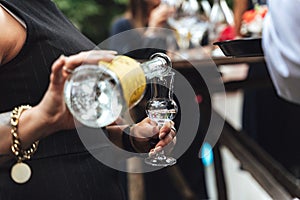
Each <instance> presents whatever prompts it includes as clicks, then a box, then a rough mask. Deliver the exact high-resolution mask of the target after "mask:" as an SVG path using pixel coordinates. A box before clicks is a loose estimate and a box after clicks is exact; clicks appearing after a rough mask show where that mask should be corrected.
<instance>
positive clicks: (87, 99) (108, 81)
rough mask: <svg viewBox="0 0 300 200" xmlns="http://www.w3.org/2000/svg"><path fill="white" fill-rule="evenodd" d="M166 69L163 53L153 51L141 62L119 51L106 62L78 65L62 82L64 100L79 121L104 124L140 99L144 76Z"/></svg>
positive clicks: (142, 92) (156, 73) (166, 58)
mask: <svg viewBox="0 0 300 200" xmlns="http://www.w3.org/2000/svg"><path fill="white" fill-rule="evenodd" d="M170 70H171V60H170V58H169V57H168V56H167V55H165V54H163V53H156V54H153V55H152V56H151V57H150V60H149V61H146V62H143V63H139V62H138V61H136V60H134V59H132V58H130V57H127V56H121V55H120V56H117V57H116V58H114V59H113V60H112V61H111V62H109V63H108V62H103V61H100V62H99V65H82V66H79V67H78V68H76V69H75V70H74V71H73V73H72V74H71V75H70V76H69V77H68V79H67V81H66V83H65V87H64V97H65V102H66V104H67V106H68V108H69V110H70V112H71V113H72V115H73V116H74V117H75V118H76V119H77V120H78V121H79V122H80V123H82V124H84V125H86V126H89V127H93V128H99V127H104V126H107V125H109V124H111V123H112V122H114V121H115V120H116V119H117V118H118V117H119V116H120V114H122V112H124V111H125V110H126V109H128V108H131V107H133V106H134V105H136V104H137V103H138V102H139V101H140V100H141V99H142V97H143V95H144V91H145V89H146V78H153V77H155V76H161V75H162V74H164V73H169V72H170Z"/></svg>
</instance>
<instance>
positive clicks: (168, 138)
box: [156, 134, 173, 147]
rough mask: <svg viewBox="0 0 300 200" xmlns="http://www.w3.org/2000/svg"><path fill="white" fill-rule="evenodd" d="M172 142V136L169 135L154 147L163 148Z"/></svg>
mask: <svg viewBox="0 0 300 200" xmlns="http://www.w3.org/2000/svg"><path fill="white" fill-rule="evenodd" d="M172 140H173V136H172V135H171V134H167V135H166V136H165V137H164V139H162V140H160V141H159V142H158V143H157V145H156V147H158V146H161V147H165V146H166V145H168V144H169V143H170V142H172Z"/></svg>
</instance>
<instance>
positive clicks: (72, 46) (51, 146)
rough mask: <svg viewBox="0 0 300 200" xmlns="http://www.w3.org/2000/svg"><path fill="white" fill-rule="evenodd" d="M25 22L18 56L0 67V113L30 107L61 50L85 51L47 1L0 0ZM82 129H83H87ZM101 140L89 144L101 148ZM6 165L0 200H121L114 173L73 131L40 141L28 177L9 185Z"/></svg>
mask: <svg viewBox="0 0 300 200" xmlns="http://www.w3.org/2000/svg"><path fill="white" fill-rule="evenodd" d="M0 3H1V4H2V5H4V6H5V7H6V8H8V9H9V10H10V11H12V12H13V13H14V14H16V15H17V16H18V17H20V18H21V19H22V20H23V21H25V23H26V25H27V38H26V42H25V44H24V46H23V48H22V49H21V51H20V52H19V54H18V55H17V56H16V57H15V58H14V59H13V60H11V61H10V62H9V63H7V64H5V65H1V66H0V91H1V92H2V96H1V98H0V111H1V112H6V111H11V110H12V109H13V108H14V107H15V106H18V105H22V104H30V105H32V106H34V105H36V104H37V103H39V102H40V100H41V99H42V97H43V95H44V93H45V91H46V89H47V87H48V84H49V75H50V72H51V65H52V63H53V61H55V60H56V59H57V58H58V57H59V56H60V55H61V54H64V55H71V54H75V53H78V52H80V51H83V50H91V49H94V48H95V45H94V44H93V43H92V42H90V40H88V39H87V38H86V37H84V36H83V35H82V34H81V33H80V32H79V31H78V30H77V29H76V28H75V27H74V26H73V25H72V24H71V23H70V22H69V21H68V20H67V19H66V18H65V17H64V16H63V14H62V13H61V12H60V11H59V10H58V9H57V8H56V6H55V4H54V3H53V2H52V1H50V0H26V1H20V0H0ZM87 131H88V130H87ZM103 146H105V144H99V146H95V147H94V148H95V149H97V150H98V151H99V152H101V150H102V148H103ZM12 164H13V163H12V162H11V163H7V164H5V165H1V166H0V180H1V181H0V199H1V200H2V199H3V200H10V199H12V200H17V199H73V200H77V199H78V200H80V199H82V200H86V199H122V198H123V197H124V195H123V193H122V192H121V189H120V187H119V186H118V180H117V176H116V174H117V173H116V171H114V170H112V169H110V168H108V167H106V166H104V165H103V164H102V163H100V162H99V161H97V160H95V159H94V158H93V157H92V156H91V155H90V154H89V153H88V152H87V150H86V148H85V147H84V146H83V144H82V143H81V141H80V138H79V136H78V134H77V132H76V130H70V131H63V132H59V133H56V134H54V135H51V136H49V137H47V138H46V139H43V140H41V141H40V145H39V148H38V151H37V152H36V154H35V155H34V156H33V158H32V160H31V161H29V164H30V166H31V167H32V169H33V170H32V171H33V174H32V178H31V179H30V181H29V182H28V183H27V184H25V185H22V186H20V185H17V184H15V183H14V182H13V181H12V180H11V178H10V176H9V174H10V172H9V171H10V168H11V166H12Z"/></svg>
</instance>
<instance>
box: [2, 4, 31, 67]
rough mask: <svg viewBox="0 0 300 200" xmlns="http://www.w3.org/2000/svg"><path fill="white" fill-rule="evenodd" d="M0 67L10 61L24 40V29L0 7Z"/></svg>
mask: <svg viewBox="0 0 300 200" xmlns="http://www.w3.org/2000/svg"><path fill="white" fill-rule="evenodd" d="M0 27H5V28H3V29H2V28H1V29H0V65H1V64H5V63H6V62H8V61H9V60H11V59H12V58H13V57H14V56H16V55H17V53H18V52H19V51H20V49H21V48H22V46H23V44H24V43H25V40H26V30H25V28H24V27H23V26H22V25H21V24H20V23H19V22H18V21H17V20H15V18H13V17H12V16H11V15H10V14H9V13H8V12H7V11H6V10H5V9H4V8H3V7H1V6H0Z"/></svg>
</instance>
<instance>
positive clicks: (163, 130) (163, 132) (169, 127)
mask: <svg viewBox="0 0 300 200" xmlns="http://www.w3.org/2000/svg"><path fill="white" fill-rule="evenodd" d="M173 126H174V122H172V121H170V122H166V123H165V124H164V125H163V127H161V129H160V131H159V137H160V138H164V137H165V135H166V134H168V133H170V132H171V131H172V127H173Z"/></svg>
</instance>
